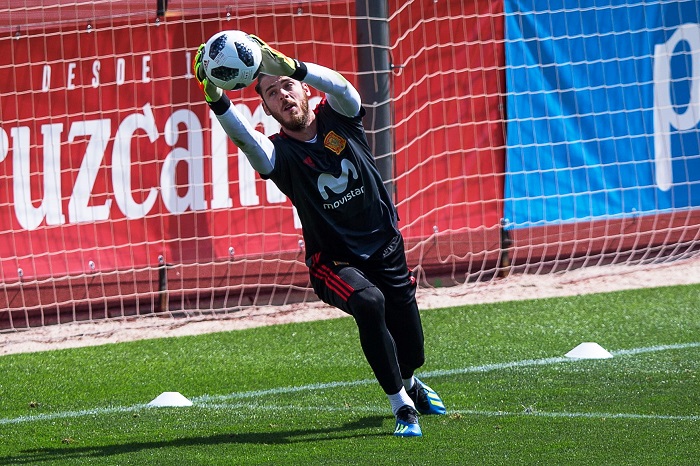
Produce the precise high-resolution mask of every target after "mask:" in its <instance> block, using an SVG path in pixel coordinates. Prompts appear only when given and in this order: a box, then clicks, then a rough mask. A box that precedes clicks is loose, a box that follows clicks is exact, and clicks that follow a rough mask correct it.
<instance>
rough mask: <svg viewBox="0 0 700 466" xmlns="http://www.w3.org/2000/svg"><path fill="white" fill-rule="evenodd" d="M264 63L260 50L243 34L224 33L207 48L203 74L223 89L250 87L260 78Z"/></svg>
mask: <svg viewBox="0 0 700 466" xmlns="http://www.w3.org/2000/svg"><path fill="white" fill-rule="evenodd" d="M261 63H262V52H261V51H260V46H259V45H258V43H257V42H255V41H254V40H253V39H251V38H250V36H249V35H248V34H246V33H245V32H243V31H221V32H218V33H216V34H214V35H213V36H211V37H210V38H209V40H208V41H207V42H206V43H205V44H204V56H203V57H202V66H204V72H205V73H206V74H207V77H208V78H209V81H210V82H211V83H212V84H214V85H216V86H217V87H220V88H221V89H226V90H227V91H231V90H235V89H243V88H244V87H246V86H248V85H250V84H251V83H252V82H253V81H254V80H255V78H257V77H258V73H259V72H260V64H261Z"/></svg>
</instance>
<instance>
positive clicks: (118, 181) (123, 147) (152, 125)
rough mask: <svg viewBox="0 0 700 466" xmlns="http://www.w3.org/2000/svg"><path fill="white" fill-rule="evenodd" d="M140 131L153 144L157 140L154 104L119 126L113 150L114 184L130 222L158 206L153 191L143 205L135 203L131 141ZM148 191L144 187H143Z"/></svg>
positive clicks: (122, 209) (117, 196) (121, 207)
mask: <svg viewBox="0 0 700 466" xmlns="http://www.w3.org/2000/svg"><path fill="white" fill-rule="evenodd" d="M137 130H143V131H144V132H145V133H146V135H147V136H148V139H149V140H150V141H151V142H155V141H156V139H158V129H157V128H156V120H155V117H154V116H153V111H152V110H151V105H150V104H146V105H144V106H143V113H134V114H131V115H129V116H127V117H126V118H124V121H122V123H121V124H120V125H119V128H118V129H117V135H116V136H115V137H114V148H113V149H112V185H113V186H114V198H115V199H116V201H117V205H118V206H119V209H120V210H121V211H122V213H123V214H124V216H125V217H126V218H128V219H137V218H143V217H145V216H146V214H147V213H148V212H149V211H150V210H151V208H152V207H153V205H154V204H155V203H156V198H157V197H158V191H157V190H156V188H151V189H150V190H149V193H148V197H147V198H146V200H145V201H143V202H142V203H141V204H139V203H138V202H136V201H135V200H134V196H133V194H132V189H131V139H132V138H133V137H134V133H135V132H136V131H137ZM142 188H143V189H145V186H142Z"/></svg>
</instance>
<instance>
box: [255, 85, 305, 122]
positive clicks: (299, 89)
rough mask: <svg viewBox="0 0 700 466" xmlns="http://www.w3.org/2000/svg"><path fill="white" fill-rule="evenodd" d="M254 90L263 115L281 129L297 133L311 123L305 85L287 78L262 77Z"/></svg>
mask: <svg viewBox="0 0 700 466" xmlns="http://www.w3.org/2000/svg"><path fill="white" fill-rule="evenodd" d="M255 90H256V91H258V93H259V94H260V96H261V97H262V100H263V109H264V110H265V113H267V114H268V115H271V116H272V117H273V118H274V119H275V120H277V121H278V122H279V124H280V125H282V127H283V128H285V129H287V130H289V131H291V132H298V131H303V130H304V129H306V128H308V127H309V126H310V125H311V122H312V121H313V112H310V111H309V96H310V95H311V90H310V89H309V86H308V85H307V84H306V83H302V82H300V81H297V80H296V79H292V78H289V77H287V76H268V75H263V76H262V77H261V78H260V79H259V81H258V84H257V86H256V87H255Z"/></svg>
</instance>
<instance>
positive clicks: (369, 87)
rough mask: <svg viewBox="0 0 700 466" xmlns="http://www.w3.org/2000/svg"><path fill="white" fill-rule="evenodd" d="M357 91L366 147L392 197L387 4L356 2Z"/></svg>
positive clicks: (378, 0)
mask: <svg viewBox="0 0 700 466" xmlns="http://www.w3.org/2000/svg"><path fill="white" fill-rule="evenodd" d="M355 13H356V15H357V45H358V49H357V59H358V66H359V73H360V74H359V78H358V84H359V91H360V95H361V96H362V101H363V104H364V105H365V108H366V110H367V115H366V116H365V118H364V125H365V129H366V131H367V140H368V142H369V147H370V149H372V153H373V154H374V157H375V159H376V161H377V167H378V168H379V173H380V174H381V175H382V178H383V179H384V185H385V186H386V188H387V190H388V191H389V194H390V195H391V196H392V198H393V196H394V192H393V191H394V188H393V179H394V150H393V142H392V132H391V100H390V98H391V60H390V55H389V22H388V18H389V7H388V2H387V1H386V0H357V1H356V2H355Z"/></svg>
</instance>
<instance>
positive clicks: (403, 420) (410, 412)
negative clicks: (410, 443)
mask: <svg viewBox="0 0 700 466" xmlns="http://www.w3.org/2000/svg"><path fill="white" fill-rule="evenodd" d="M394 436H396V437H421V436H423V432H422V431H421V430H420V425H418V413H417V412H416V410H415V409H413V407H411V406H409V405H403V406H401V407H400V408H399V410H398V411H396V428H395V429H394Z"/></svg>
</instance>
